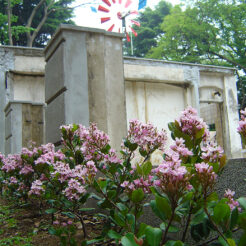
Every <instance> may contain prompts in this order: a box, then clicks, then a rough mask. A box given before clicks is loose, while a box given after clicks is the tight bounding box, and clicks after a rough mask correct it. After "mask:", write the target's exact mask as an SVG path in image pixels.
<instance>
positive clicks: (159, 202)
mask: <svg viewBox="0 0 246 246" xmlns="http://www.w3.org/2000/svg"><path fill="white" fill-rule="evenodd" d="M155 200H156V206H157V209H158V210H159V211H160V212H161V213H163V214H164V216H165V217H166V218H168V219H169V218H170V217H171V214H172V209H171V206H170V203H169V201H168V200H167V199H166V198H164V197H160V196H155Z"/></svg>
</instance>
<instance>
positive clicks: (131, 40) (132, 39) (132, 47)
mask: <svg viewBox="0 0 246 246" xmlns="http://www.w3.org/2000/svg"><path fill="white" fill-rule="evenodd" d="M130 34H131V53H132V56H133V38H132V32H130Z"/></svg>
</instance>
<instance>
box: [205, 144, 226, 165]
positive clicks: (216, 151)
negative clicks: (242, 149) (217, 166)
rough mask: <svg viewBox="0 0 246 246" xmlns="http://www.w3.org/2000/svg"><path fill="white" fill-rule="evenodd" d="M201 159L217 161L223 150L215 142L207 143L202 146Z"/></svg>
mask: <svg viewBox="0 0 246 246" xmlns="http://www.w3.org/2000/svg"><path fill="white" fill-rule="evenodd" d="M201 150H202V151H203V153H202V159H203V160H204V161H205V162H218V161H219V160H220V158H221V157H222V156H223V153H224V150H223V149H222V148H221V146H218V145H216V144H215V143H213V142H211V143H207V145H206V146H204V147H202V148H201Z"/></svg>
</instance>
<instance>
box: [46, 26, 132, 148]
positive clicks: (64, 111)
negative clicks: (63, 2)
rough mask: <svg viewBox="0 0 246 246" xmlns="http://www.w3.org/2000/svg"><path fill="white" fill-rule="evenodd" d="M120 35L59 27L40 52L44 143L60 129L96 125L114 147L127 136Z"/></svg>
mask: <svg viewBox="0 0 246 246" xmlns="http://www.w3.org/2000/svg"><path fill="white" fill-rule="evenodd" d="M122 37H123V35H122V34H118V33H112V32H106V31H104V30H101V29H94V28H85V27H75V26H71V25H61V26H60V28H59V29H58V31H57V32H56V33H55V35H54V37H53V38H52V39H51V41H50V42H49V43H48V46H47V47H46V49H45V59H46V62H47V63H46V69H45V100H46V103H47V108H46V112H45V117H46V131H45V132H46V142H52V143H56V144H58V145H59V141H60V131H59V127H60V126H61V125H63V124H72V123H77V124H83V125H86V126H88V125H89V123H90V122H96V123H97V125H98V127H99V129H101V130H103V131H105V132H107V133H108V134H109V135H110V138H111V144H112V146H114V147H119V146H120V143H121V139H122V138H123V137H124V136H125V135H126V129H127V127H126V126H127V123H126V107H125V88H124V73H123V57H122Z"/></svg>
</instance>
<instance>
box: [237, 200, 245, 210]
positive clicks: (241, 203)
mask: <svg viewBox="0 0 246 246" xmlns="http://www.w3.org/2000/svg"><path fill="white" fill-rule="evenodd" d="M237 201H238V202H239V203H240V205H241V206H242V207H243V209H244V210H246V197H240V198H238V199H237Z"/></svg>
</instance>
